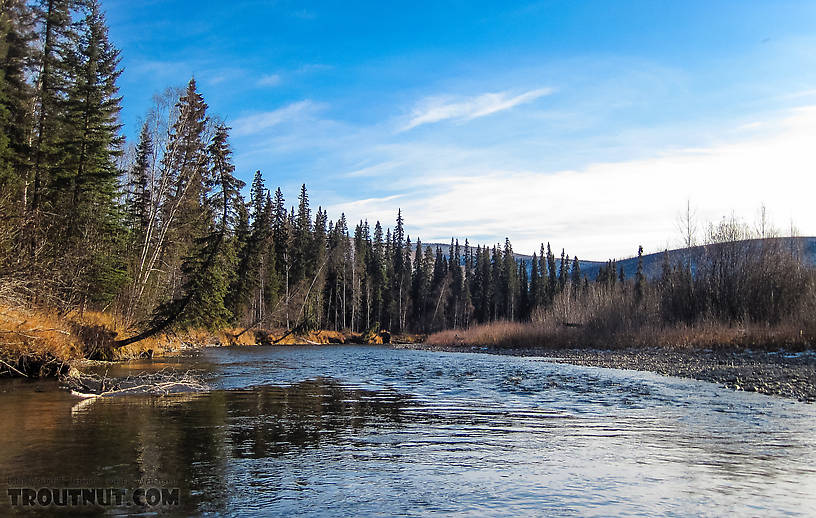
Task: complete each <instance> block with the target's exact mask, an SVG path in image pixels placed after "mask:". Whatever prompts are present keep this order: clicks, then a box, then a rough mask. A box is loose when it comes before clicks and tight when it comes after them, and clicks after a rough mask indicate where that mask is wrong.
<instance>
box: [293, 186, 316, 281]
mask: <svg viewBox="0 0 816 518" xmlns="http://www.w3.org/2000/svg"><path fill="white" fill-rule="evenodd" d="M293 231H294V241H293V243H292V267H291V273H290V276H289V277H290V281H291V283H292V285H293V286H294V285H297V284H298V283H299V282H300V281H301V280H303V279H304V278H306V277H307V276H311V274H312V272H311V271H309V269H310V268H309V266H310V264H309V263H310V258H309V252H310V251H311V250H312V243H311V237H312V215H311V210H310V209H309V194H308V193H307V192H306V184H303V185H302V186H301V187H300V195H299V196H298V211H297V216H296V217H295V219H294V228H293ZM309 280H311V279H309Z"/></svg>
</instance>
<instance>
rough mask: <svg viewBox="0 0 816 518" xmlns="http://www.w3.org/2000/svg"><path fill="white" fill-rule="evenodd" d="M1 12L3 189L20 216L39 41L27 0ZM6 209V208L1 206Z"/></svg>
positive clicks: (9, 3)
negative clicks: (31, 79) (32, 73)
mask: <svg viewBox="0 0 816 518" xmlns="http://www.w3.org/2000/svg"><path fill="white" fill-rule="evenodd" d="M2 4H3V8H2V10H0V189H1V190H2V192H4V193H7V195H8V196H9V199H6V200H0V202H6V203H9V204H10V205H12V206H13V209H12V208H11V207H9V210H5V211H4V213H5V214H6V215H7V216H9V215H12V214H15V215H17V214H19V212H20V209H21V208H25V207H23V206H22V202H23V200H24V189H25V180H26V176H27V174H28V154H29V152H30V150H29V145H28V142H29V140H28V138H27V137H28V135H29V132H30V127H31V115H30V113H31V109H30V106H31V102H32V95H33V90H32V88H31V86H30V85H29V83H28V82H27V81H26V75H27V73H28V72H29V64H30V61H31V57H32V50H33V49H32V42H33V41H34V39H35V38H36V35H35V32H34V19H33V15H32V13H31V10H30V9H29V8H28V6H27V5H26V3H25V2H24V1H23V0H4V1H3V3H2ZM0 208H2V206H0Z"/></svg>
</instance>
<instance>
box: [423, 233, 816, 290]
mask: <svg viewBox="0 0 816 518" xmlns="http://www.w3.org/2000/svg"><path fill="white" fill-rule="evenodd" d="M771 239H772V240H778V241H781V242H782V243H783V245H785V246H793V247H796V248H798V249H799V250H800V251H801V253H802V257H803V259H804V262H805V264H808V265H811V266H814V265H816V237H780V238H771ZM762 241H763V240H762V239H749V240H746V241H744V242H742V243H743V244H744V245H745V246H746V248H747V249H749V250H750V249H751V248H752V247H755V246H757V245H758V244H759V243H761V242H762ZM426 246H430V247H431V249H432V250H434V251H435V250H436V248H437V247H439V248H440V249H441V250H442V253H443V254H445V255H446V256H449V255H450V244H449V243H447V244H445V243H423V244H422V247H423V248H425V247H426ZM709 246H717V245H709ZM462 250H464V247H462ZM705 250H706V246H695V247H692V248H678V249H674V250H669V251H668V253H669V261H670V263H671V264H676V263H677V262H678V261H682V262H686V261H688V260H691V263H692V264H693V263H694V262H695V260H696V259H697V258H699V257H700V256H701V255H702V254H703V253H705ZM553 253H556V255H558V254H560V250H559V251H557V252H556V250H553ZM663 253H664V252H663V251H661V252H655V253H651V254H645V255H644V256H643V273H644V274H645V275H646V277H647V278H649V279H655V278H657V277H658V276H659V275H660V272H661V269H662V265H663ZM514 255H515V257H516V261H527V262H528V264H529V261H530V260H531V259H532V256H530V255H525V254H519V253H515V254H514ZM616 261H617V265H618V268H620V267H623V272H624V274H625V275H626V277H627V278H628V277H632V276H633V275H635V272H637V257H636V256H633V257H627V258H625V259H617V260H616ZM578 262H579V263H580V265H581V272H582V273H583V274H584V275H586V276H587V278H589V279H590V280H594V279H595V277H596V276H597V275H598V270H599V269H600V268H601V267H603V266H604V265H605V264H606V261H605V260H604V261H588V260H582V259H580V258H579V260H578ZM559 263H560V259H559V258H558V257H556V264H557V265H558V266H559V267H560V264H559ZM528 267H529V266H528Z"/></svg>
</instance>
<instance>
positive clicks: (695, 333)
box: [427, 322, 816, 350]
mask: <svg viewBox="0 0 816 518" xmlns="http://www.w3.org/2000/svg"><path fill="white" fill-rule="evenodd" d="M813 331H814V330H813V329H807V328H806V327H805V326H796V325H794V324H792V323H786V324H779V325H776V326H762V325H755V324H749V325H743V326H729V325H726V324H722V323H718V322H703V323H700V324H696V325H686V324H678V325H664V326H651V325H643V326H640V327H638V328H637V329H623V330H615V331H610V332H608V333H606V332H604V331H603V330H600V329H598V328H597V327H592V326H583V325H582V326H580V327H566V326H563V325H560V326H558V325H553V324H552V323H547V322H538V323H532V322H525V323H520V322H493V323H489V324H484V325H479V326H474V327H471V328H469V329H457V330H447V331H442V332H439V333H434V334H432V335H431V336H429V337H428V340H427V343H429V344H433V345H439V346H464V345H479V346H490V347H498V348H520V347H537V348H551V349H559V348H573V347H597V348H627V347H664V348H681V349H718V348H725V349H764V350H777V349H784V350H803V349H807V348H810V347H812V344H813V343H814V342H816V334H814V332H813Z"/></svg>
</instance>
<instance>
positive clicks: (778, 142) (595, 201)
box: [330, 106, 816, 260]
mask: <svg viewBox="0 0 816 518" xmlns="http://www.w3.org/2000/svg"><path fill="white" fill-rule="evenodd" d="M762 127H763V128H764V129H765V131H763V132H762V133H761V134H759V135H757V134H754V133H753V132H752V133H751V134H750V136H746V135H745V134H743V135H741V136H740V137H741V138H737V139H734V140H731V141H728V142H711V143H709V144H708V145H706V146H704V147H699V148H697V149H693V150H688V149H683V150H676V149H675V150H669V151H667V152H665V153H659V152H657V153H655V154H654V155H653V156H651V157H646V158H642V159H636V160H627V161H608V162H598V163H595V164H591V165H588V166H586V167H581V168H576V169H570V170H562V171H558V172H552V173H551V172H545V171H540V170H536V168H535V167H530V168H526V169H518V170H509V169H504V168H501V167H491V166H480V164H483V163H484V160H480V161H479V162H477V163H474V162H473V161H472V158H473V157H462V158H463V160H464V163H460V164H458V165H456V164H450V166H448V167H445V168H443V169H444V170H440V168H439V167H438V165H437V164H436V163H435V161H434V160H425V161H423V160H422V159H420V158H417V159H416V160H411V161H409V162H408V163H406V164H405V166H404V167H400V168H397V171H396V175H397V176H400V175H403V173H404V172H405V171H411V173H412V175H414V180H413V182H414V183H413V184H412V185H402V186H401V189H399V190H400V191H402V192H403V193H404V194H405V196H404V197H403V198H402V199H400V200H399V202H398V203H396V204H395V202H394V201H395V200H394V198H393V197H392V196H393V195H390V196H384V197H383V198H367V199H365V200H356V201H353V202H349V203H342V202H341V203H338V204H336V205H335V206H333V207H330V212H332V213H339V212H341V211H342V212H345V213H346V215H347V216H348V217H349V218H350V219H351V220H357V219H360V218H364V217H365V218H368V219H369V221H373V220H374V219H380V220H381V221H389V222H390V221H393V217H394V212H395V211H396V206H399V207H401V208H402V213H403V215H404V216H405V218H406V222H407V224H408V228H409V230H410V232H411V234H412V236H413V235H415V234H417V233H418V234H419V235H420V236H421V237H422V239H423V241H440V240H441V241H443V242H447V240H449V239H450V236H456V237H460V238H463V237H470V238H471V240H472V241H473V240H474V239H475V240H478V241H480V242H482V243H492V242H496V241H500V240H503V238H504V236H509V237H510V238H511V239H512V240H513V245H514V248H515V249H516V250H518V251H520V252H528V253H529V252H532V251H533V250H535V249H537V247H538V244H539V243H540V242H541V241H542V240H543V241H548V240H549V241H552V243H553V245H554V246H557V247H558V248H560V247H566V248H567V251H568V252H569V253H571V254H578V255H579V256H580V257H582V258H585V259H598V260H603V259H606V258H607V257H610V256H612V257H615V256H628V255H632V254H633V253H634V252H635V250H637V246H638V245H643V246H644V247H645V248H646V249H647V250H648V251H653V252H654V251H659V250H662V249H663V247H666V246H672V245H678V244H679V235H678V233H677V230H676V223H677V219H678V216H679V213H680V212H681V210H682V208H683V207H684V206H685V203H686V200H687V199H690V200H691V203H692V204H693V205H695V206H696V207H697V214H698V216H699V218H700V219H701V223H704V222H705V221H716V220H718V219H719V218H720V217H722V216H724V215H726V214H728V213H729V212H730V211H733V212H734V213H735V214H736V215H737V216H738V217H742V218H743V219H744V220H746V221H747V222H748V223H751V222H753V218H754V217H755V214H756V210H757V208H758V207H759V206H760V205H761V204H764V205H765V206H766V207H767V208H768V211H769V213H770V214H771V215H772V217H773V218H774V219H775V221H776V224H777V225H778V226H779V227H780V229H781V230H784V229H786V228H788V226H789V224H790V222H791V221H793V222H795V224H796V225H797V226H799V227H800V228H801V229H802V231H803V232H805V233H813V232H814V229H816V223H814V217H813V215H812V211H811V206H812V204H811V202H810V199H809V196H811V194H810V193H812V192H813V191H814V189H816V180H814V178H813V175H812V174H811V171H810V164H813V163H814V161H816V150H814V148H813V146H812V139H813V137H812V136H813V134H814V131H816V106H811V107H804V108H799V109H796V110H793V111H792V112H789V113H788V114H787V115H786V116H785V117H783V118H781V119H771V120H763V121H762ZM416 145H417V146H420V145H422V144H416ZM417 151H418V152H417V153H415V156H416V157H422V156H423V154H424V153H422V152H419V151H421V150H417ZM401 155H402V156H403V157H404V156H405V154H404V153H402V154H401ZM621 186H625V187H624V188H622V187H621Z"/></svg>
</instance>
